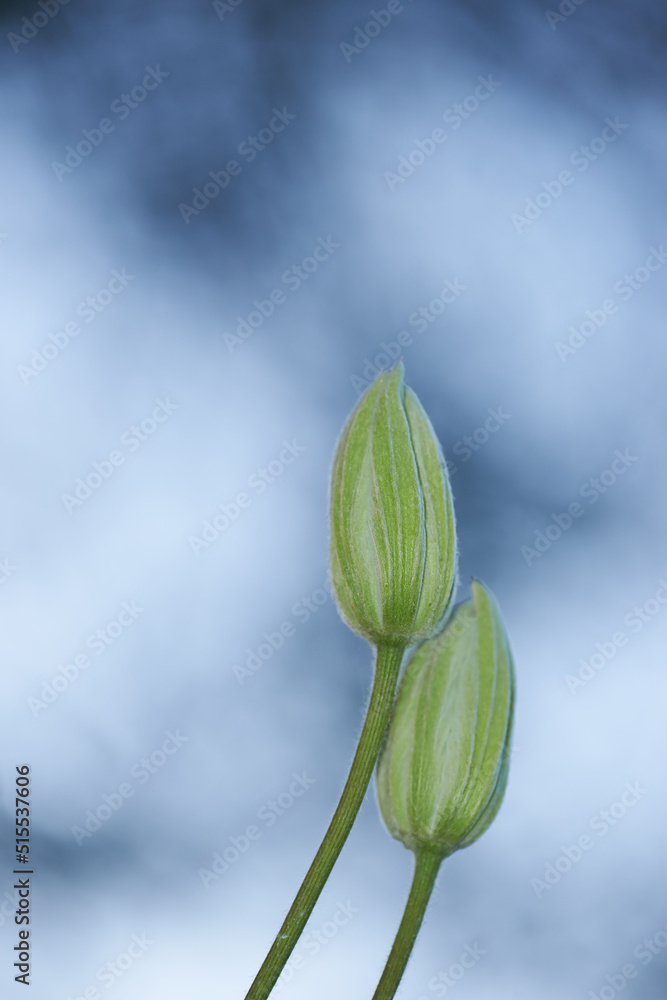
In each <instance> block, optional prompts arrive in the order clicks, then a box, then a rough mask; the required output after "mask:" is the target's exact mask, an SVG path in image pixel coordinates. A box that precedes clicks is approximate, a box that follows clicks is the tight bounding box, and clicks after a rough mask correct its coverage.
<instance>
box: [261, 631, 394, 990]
mask: <svg viewBox="0 0 667 1000" xmlns="http://www.w3.org/2000/svg"><path fill="white" fill-rule="evenodd" d="M404 651H405V649H404V647H403V646H393V645H380V646H378V649H377V655H376V661H375V679H374V681H373V689H372V691H371V697H370V702H369V705H368V712H367V713H366V721H365V722H364V727H363V729H362V731H361V736H360V737H359V743H358V745H357V750H356V753H355V755H354V760H353V761H352V766H351V768H350V773H349V775H348V779H347V781H346V783H345V788H344V789H343V793H342V795H341V798H340V802H339V803H338V807H337V809H336V812H335V813H334V815H333V819H332V820H331V823H330V824H329V829H328V830H327V832H326V834H325V836H324V840H323V841H322V843H321V845H320V848H319V850H318V852H317V854H316V855H315V859H314V861H313V863H312V864H311V866H310V868H309V869H308V873H307V874H306V877H305V878H304V880H303V883H302V885H301V888H300V889H299V891H298V893H297V894H296V898H295V900H294V902H293V903H292V906H291V908H290V911H289V913H288V914H287V916H286V917H285V920H284V922H283V925H282V927H281V928H280V931H279V932H278V936H277V937H276V939H275V941H274V942H273V944H272V945H271V948H270V949H269V953H268V955H267V956H266V958H265V959H264V962H263V964H262V967H261V969H260V970H259V972H258V973H257V975H256V977H255V979H254V981H253V983H252V986H251V987H250V989H249V990H248V993H247V994H246V998H245V1000H267V997H268V996H269V994H270V993H271V991H272V989H273V987H274V986H275V984H276V981H277V980H278V977H279V976H280V973H281V972H282V970H283V968H284V967H285V964H286V962H287V960H288V958H289V956H290V955H291V953H292V949H293V948H294V946H295V944H296V943H297V941H298V940H299V938H300V937H301V934H302V932H303V929H304V927H305V926H306V923H307V922H308V918H309V917H310V915H311V913H312V911H313V908H314V906H315V903H316V902H317V900H318V898H319V896H320V893H321V892H322V889H323V888H324V885H325V883H326V881H327V879H328V878H329V875H330V874H331V870H332V868H333V866H334V864H335V863H336V859H337V858H338V855H339V854H340V852H341V850H342V848H343V844H344V843H345V841H346V840H347V837H348V834H349V832H350V830H351V829H352V824H353V823H354V821H355V819H356V816H357V813H358V812H359V809H360V807H361V803H362V802H363V799H364V796H365V794H366V790H367V788H368V784H369V782H370V780H371V776H372V774H373V768H374V767H375V762H376V761H377V758H378V754H379V753H380V747H381V746H382V740H383V737H384V734H385V730H386V728H387V724H388V722H389V717H390V715H391V710H392V706H393V704H394V695H395V693H396V684H397V682H398V674H399V670H400V667H401V660H402V659H403V653H404Z"/></svg>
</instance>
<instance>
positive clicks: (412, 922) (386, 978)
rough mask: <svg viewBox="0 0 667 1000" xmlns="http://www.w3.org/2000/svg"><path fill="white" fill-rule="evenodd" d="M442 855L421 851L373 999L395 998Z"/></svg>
mask: <svg viewBox="0 0 667 1000" xmlns="http://www.w3.org/2000/svg"><path fill="white" fill-rule="evenodd" d="M441 863H442V858H441V857H440V856H439V855H437V854H432V853H431V852H430V851H418V852H417V854H416V856H415V873H414V876H413V879H412V886H411V887H410V895H409V896H408V901H407V903H406V904H405V910H404V912H403V918H402V920H401V923H400V926H399V928H398V933H397V934H396V938H395V940H394V944H393V946H392V949H391V951H390V953H389V958H388V959H387V964H386V965H385V967H384V972H383V973H382V976H381V977H380V982H379V983H378V985H377V989H376V990H375V993H374V994H373V1000H393V998H394V996H395V995H396V990H397V989H398V984H399V983H400V981H401V978H402V977H403V973H404V972H405V967H406V965H407V964H408V959H409V958H410V954H411V952H412V948H413V945H414V943H415V939H416V937H417V934H418V933H419V928H420V927H421V925H422V920H423V919H424V914H425V913H426V907H427V906H428V901H429V899H430V898H431V893H432V892H433V887H434V886H435V880H436V878H437V877H438V871H439V870H440V865H441Z"/></svg>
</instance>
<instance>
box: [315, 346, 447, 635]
mask: <svg viewBox="0 0 667 1000" xmlns="http://www.w3.org/2000/svg"><path fill="white" fill-rule="evenodd" d="M331 575H332V579H333V584H334V588H335V591H336V596H337V598H338V604H339V607H340V611H341V614H342V615H343V618H344V619H345V621H346V622H347V624H348V625H349V626H350V628H351V629H353V630H354V631H355V632H358V633H360V634H361V635H363V636H365V637H366V638H367V639H368V640H369V641H370V642H372V643H374V644H376V645H377V644H379V643H391V644H396V645H404V646H406V645H412V644H413V643H415V642H417V641H418V640H419V639H423V638H426V637H427V636H429V635H432V634H433V633H434V632H435V631H437V630H438V628H439V627H440V626H441V625H442V622H443V621H444V619H445V617H446V615H447V612H448V610H449V606H450V602H451V599H452V596H453V592H454V587H455V583H456V530H455V525H454V509H453V505H452V496H451V491H450V488H449V480H448V477H447V469H446V466H445V462H444V459H443V457H442V452H441V451H440V446H439V444H438V440H437V438H436V436H435V433H434V431H433V428H432V427H431V423H430V421H429V419H428V417H427V416H426V413H425V412H424V410H423V408H422V406H421V403H420V402H419V400H418V399H417V397H416V396H415V394H414V392H412V390H411V389H408V388H406V386H404V384H403V366H402V365H401V364H399V365H396V367H395V368H392V370H391V371H388V372H385V373H384V374H382V375H380V376H379V378H378V379H377V380H376V381H375V382H374V383H373V385H372V386H371V387H370V389H368V390H367V392H365V393H364V395H363V396H362V397H361V399H360V400H359V402H358V404H357V406H356V407H355V409H354V410H353V412H352V414H351V416H350V418H349V419H348V421H347V424H346V425H345V428H344V430H343V433H342V435H341V438H340V441H339V442H338V447H337V449H336V455H335V458H334V464H333V472H332V479H331Z"/></svg>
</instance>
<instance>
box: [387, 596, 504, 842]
mask: <svg viewBox="0 0 667 1000" xmlns="http://www.w3.org/2000/svg"><path fill="white" fill-rule="evenodd" d="M513 709H514V666H513V662H512V653H511V651H510V647H509V641H508V638H507V634H506V632H505V628H504V626H503V623H502V620H501V618H500V613H499V611H498V606H497V604H496V602H495V600H494V598H493V597H492V595H491V594H490V592H489V591H488V590H487V589H486V588H485V587H484V586H483V585H482V584H481V583H478V582H477V581H475V580H474V581H473V583H472V600H471V601H465V602H464V603H463V604H460V605H459V606H458V607H457V608H456V609H455V611H454V614H453V615H452V618H451V619H450V621H449V623H448V624H447V627H446V628H445V629H444V631H443V632H441V633H440V635H437V636H435V637H434V638H432V639H427V640H426V641H425V642H423V643H422V644H421V646H419V647H418V648H417V649H416V650H415V653H414V654H413V656H412V657H411V659H410V661H409V663H408V666H407V668H406V672H405V675H404V677H403V680H402V681H401V686H400V688H399V692H398V695H397V698H396V704H395V706H394V715H393V718H392V721H391V724H390V726H389V734H388V737H387V741H386V744H385V746H384V749H383V751H382V753H381V755H380V762H379V764H378V772H377V787H378V798H379V801H380V808H381V810H382V815H383V816H384V820H385V822H386V824H387V826H388V827H389V830H390V832H391V834H392V836H394V837H396V838H397V839H398V840H401V841H402V842H403V843H404V844H405V846H406V847H408V848H410V850H413V851H421V850H426V851H430V852H431V853H434V854H437V855H439V856H440V857H441V858H444V857H447V855H449V854H452V853H453V852H454V851H457V850H459V849H460V848H462V847H467V846H468V845H469V844H472V843H473V841H475V840H477V838H478V837H480V836H481V835H482V834H483V833H484V831H485V830H486V829H487V827H488V826H489V825H490V824H491V822H492V821H493V819H494V818H495V816H496V813H497V812H498V809H499V808H500V804H501V802H502V799H503V795H504V793H505V787H506V784H507V775H508V771H509V745H510V738H511V730H512V717H513Z"/></svg>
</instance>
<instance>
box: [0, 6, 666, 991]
mask: <svg viewBox="0 0 667 1000" xmlns="http://www.w3.org/2000/svg"><path fill="white" fill-rule="evenodd" d="M373 12H374V13H373ZM2 17H3V21H2V30H3V33H4V35H5V41H4V42H3V45H4V52H3V59H2V69H1V71H0V72H1V73H2V87H1V88H0V107H1V113H2V134H3V157H2V165H1V167H0V170H1V171H2V191H3V198H2V209H1V212H0V264H1V279H0V280H1V281H2V309H3V313H4V322H3V328H4V330H5V334H4V337H3V342H2V370H1V375H0V377H1V379H2V385H1V391H0V406H1V407H2V415H3V419H2V445H3V448H2V451H3V459H2V470H3V475H2V481H3V489H2V509H1V524H2V530H1V532H0V561H2V560H4V562H2V565H1V571H0V607H1V609H2V635H3V642H2V649H3V652H2V662H3V668H2V676H3V697H2V702H1V707H0V712H1V721H0V733H1V734H2V755H1V758H2V777H3V804H4V805H3V809H4V812H3V819H2V824H3V830H4V836H3V841H4V843H5V850H4V851H3V857H4V866H3V871H2V875H1V877H2V880H3V882H4V885H0V896H1V897H2V904H0V917H1V924H0V966H1V968H0V977H1V979H2V982H3V984H4V985H3V987H2V993H3V996H8V997H9V996H11V997H13V996H15V995H16V996H19V995H22V993H21V991H22V989H23V987H22V986H21V985H20V984H15V983H14V981H13V976H14V970H13V969H12V961H13V951H12V948H13V946H14V944H15V943H16V928H15V926H14V924H13V909H14V907H15V893H14V890H13V889H12V884H13V876H12V874H11V869H12V865H13V864H14V862H13V853H12V843H13V783H14V776H15V771H14V768H15V766H16V765H19V764H22V763H24V762H28V763H29V764H30V765H31V767H32V769H33V777H32V783H33V793H32V797H33V829H34V843H33V855H32V858H33V861H34V865H35V873H36V874H35V876H34V880H33V881H34V888H33V918H34V922H33V939H32V940H33V950H34V955H33V960H34V965H33V981H34V985H33V986H32V992H31V996H32V997H33V998H34V1000H68V998H71V1000H76V998H81V997H86V998H87V1000H89V998H96V997H97V996H103V997H106V996H107V995H110V996H113V998H114V1000H135V998H139V997H141V998H144V997H146V996H151V997H152V996H156V997H160V998H161V1000H176V998H180V997H184V996H187V997H191V996H195V995H196V996H198V997H201V998H202V1000H208V998H220V997H224V998H230V1000H236V998H239V1000H240V998H242V997H243V996H244V994H245V990H246V989H247V987H248V985H249V984H250V982H251V980H252V978H253V976H254V974H255V972H256V970H257V968H258V966H259V964H260V962H261V959H262V958H263V956H264V954H265V951H266V949H267V948H268V946H269V944H270V942H271V940H272V939H273V936H274V934H275V933H276V931H277V929H278V927H279V925H280V922H281V920H282V918H283V916H284V913H285V912H286V910H287V907H288V905H289V903H290V902H291V899H292V897H293V894H294V892H295V891H296V888H297V886H298V884H299V882H300V880H301V877H302V875H303V873H304V872H305V870H306V867H307V865H308V864H309V862H310V859H311V856H312V854H313V852H314V850H315V848H316V846H317V844H318V843H319V840H320V838H321V835H322V834H323V832H324V830H325V828H326V825H327V822H328V820H329V817H330V814H331V812H332V810H333V808H334V805H335V803H336V801H337V797H338V794H339V791H340V788H341V787H342V784H343V781H344V778H345V775H346V771H347V768H348V765H349V762H350V760H351V756H352V752H353V748H354V744H355V740H356V737H357V735H358V731H359V728H360V724H361V719H362V715H363V711H364V707H365V701H366V698H367V695H368V691H369V685H370V679H371V673H372V663H371V654H370V651H369V648H368V647H367V645H366V644H365V643H364V642H363V641H361V640H359V639H357V638H356V637H355V636H353V635H352V633H351V632H350V631H349V630H348V629H347V628H346V627H345V625H344V624H343V623H342V621H341V620H340V619H339V617H338V615H337V613H336V610H335V607H334V605H333V601H332V600H331V598H330V596H329V595H328V594H327V592H326V580H327V573H328V555H327V547H328V539H327V519H326V511H327V503H328V476H329V469H330V461H331V456H332V452H333V449H334V446H335V442H336V439H337V436H338V433H339V431H340V429H341V427H342V425H343V422H344V420H345V419H346V416H347V414H348V412H349V411H350V409H351V408H352V406H353V405H354V403H355V400H356V399H357V397H358V394H359V392H360V391H361V389H362V388H363V385H364V384H366V383H365V381H364V380H368V379H369V378H372V377H374V374H375V372H376V371H377V370H379V368H381V367H383V366H386V365H388V364H391V363H393V362H394V360H395V358H396V357H397V356H398V355H399V354H400V355H402V357H403V360H404V363H405V369H406V380H407V382H408V384H409V385H411V386H412V387H413V388H414V390H415V391H416V392H417V394H418V395H419V397H420V399H421V401H422V403H423V404H424V406H425V408H426V410H427V412H428V413H429V415H430V417H431V419H432V421H433V424H434V426H435V428H436V431H437V433H438V435H439V437H440V440H441V442H442V445H443V448H444V449H445V453H446V456H447V459H448V461H449V463H450V468H451V473H452V486H453V490H454V495H455V503H456V513H457V519H458V528H459V538H460V551H461V566H460V569H461V584H460V587H459V592H458V596H459V599H463V598H465V597H466V596H467V595H468V581H469V578H470V575H471V574H474V575H475V576H477V577H479V578H480V579H482V580H483V581H484V582H485V583H487V584H488V585H489V586H490V587H491V588H492V590H493V591H494V593H495V594H496V596H497V598H498V600H499V602H500V604H501V607H502V609H503V612H504V615H505V619H506V622H507V625H508V628H509V631H510V634H511V637H512V641H513V645H514V650H515V655H516V661H517V671H518V703H517V717H516V736H515V753H514V756H513V762H512V771H511V776H510V784H509V789H508V792H507V796H506V800H505V803H504V805H503V808H502V810H501V812H500V815H499V817H498V819H497V821H496V822H495V823H494V825H493V826H492V828H491V829H490V830H489V832H488V833H487V834H486V835H485V836H484V837H483V838H482V839H481V840H480V841H479V843H477V844H475V845H474V846H473V847H472V848H470V849H468V850H466V851H464V852H461V853H460V854H458V855H456V856H454V857H453V858H452V859H451V860H449V861H448V862H447V863H446V864H445V866H444V867H443V870H442V874H441V877H440V881H439V883H438V889H437V892H436V896H435V898H434V901H433V904H432V906H431V908H430V909H429V912H428V916H427V919H426V922H425V925H424V929H423V932H422V935H421V936H420V939H419V942H418V944H417V947H416V949H415V952H414V956H413V959H412V961H411V964H410V966H409V968H408V971H407V973H406V976H405V979H404V982H403V984H402V986H401V989H400V992H399V996H400V997H401V998H405V1000H424V998H426V1000H431V998H434V997H439V996H445V995H450V994H452V993H454V995H455V996H456V997H457V998H460V1000H465V998H466V997H467V998H470V1000H490V998H493V1000H534V998H536V997H540V998H545V1000H551V998H559V1000H560V998H562V997H568V998H574V997H581V998H588V997H591V996H593V997H601V1000H610V998H611V997H613V996H615V995H616V993H619V992H623V994H624V996H625V997H628V998H632V997H637V998H639V997H641V998H643V1000H657V998H659V997H664V995H665V984H666V982H667V948H666V947H665V946H666V945H667V933H665V929H666V927H667V906H666V905H665V899H664V891H663V887H664V884H665V877H666V876H667V860H666V859H665V852H664V826H665V818H666V810H665V791H666V787H665V785H666V782H665V776H664V760H665V752H666V750H667V736H666V730H665V725H664V718H665V711H666V709H667V685H666V683H665V654H664V650H665V638H666V623H667V610H666V609H667V605H666V604H665V603H664V601H665V600H667V589H663V583H662V582H661V581H664V580H665V578H666V577H667V556H666V550H665V541H666V537H665V536H666V531H665V526H664V524H665V518H664V510H665V452H664V444H663V441H664V428H665V417H666V409H667V407H666V402H665V400H666V396H665V391H664V385H665V344H664V315H665V287H666V279H667V266H665V264H667V254H666V252H665V251H666V248H667V218H666V208H667V200H666V198H665V190H664V176H665V149H666V136H667V131H666V128H665V126H666V124H667V113H666V110H665V103H664V92H665V79H666V76H667V70H666V69H665V41H666V37H667V14H666V13H665V10H664V7H663V6H662V5H660V4H658V3H657V2H655V0H643V2H641V0H640V2H636V3H634V4H633V5H632V6H630V5H629V4H623V3H618V2H611V0H607V2H604V3H603V2H599V0H585V2H581V0H579V3H574V2H572V3H569V2H568V0H564V2H562V3H561V4H560V7H559V6H558V5H556V4H554V6H553V7H551V8H549V7H548V6H546V5H543V4H542V3H537V2H519V0H515V2H508V3H505V4H502V5H498V4H492V3H490V2H484V0H476V2H466V3H459V2H455V0H444V2H436V0H415V2H414V3H412V2H407V0H404V2H403V3H399V2H397V0H392V3H391V4H389V5H387V4H386V3H385V2H384V0H379V2H378V4H377V5H375V6H374V7H373V6H372V5H370V4H364V3H360V2H358V0H354V2H342V3H338V4H335V5H334V4H329V5H326V4H325V5H311V4H306V3H305V2H303V0H301V2H288V3H282V4H272V3H268V2H262V0H240V2H239V0H236V2H233V0H230V2H229V3H224V2H219V0H218V2H217V3H215V4H211V3H202V4H186V3H184V2H182V0H181V2H175V0H163V2H161V3H159V4H158V3H157V2H147V0H144V2H141V3H129V2H128V0H119V2H117V3H114V4H113V5H111V4H102V3H99V2H90V3H88V4H86V5H83V4H81V3H78V2H77V0H74V2H72V3H71V4H70V3H67V4H66V5H62V9H61V4H59V2H58V0H45V3H44V4H42V5H41V6H40V5H38V4H37V2H36V0H35V2H34V3H27V2H24V3H14V4H11V3H7V4H3V5H2ZM216 177H217V180H216V179H215V178H216ZM447 283H449V284H447ZM420 310H421V312H420ZM490 411H493V413H491V412H490ZM494 414H495V416H494ZM618 453H620V456H623V457H619V454H618ZM239 494H242V495H243V497H244V498H245V499H244V498H243V497H241V498H239ZM573 504H578V505H579V506H578V507H575V508H572V506H571V505H573ZM568 511H569V513H568ZM281 630H282V631H281ZM295 775H297V776H298V778H299V779H300V781H297V780H296V779H295V777H294V776H295ZM628 785H630V786H631V787H633V788H634V792H632V793H631V792H630V791H629V790H628V787H627V786H628ZM290 788H291V789H292V790H291V791H290ZM119 789H121V791H119ZM605 815H606V818H605ZM249 826H254V827H255V831H256V836H255V839H254V840H249V839H248V838H247V837H246V831H247V828H248V827H249ZM584 836H587V837H588V838H589V839H590V843H591V844H592V847H588V849H586V850H581V849H579V856H578V855H577V847H576V845H577V843H578V842H579V840H580V838H582V837H584ZM588 842H589V841H586V843H588ZM568 855H569V857H568ZM573 859H574V860H573ZM216 865H217V871H216V870H215V866H216ZM225 866H226V867H225ZM411 867H412V863H411V857H410V856H409V854H408V853H407V852H406V851H405V850H404V849H403V847H402V846H401V845H400V844H398V843H397V842H395V841H393V840H392V839H391V838H390V837H389V835H388V834H387V833H386V832H385V830H384V828H383V827H382V824H381V822H380V818H379V814H378V810H377V806H376V803H375V795H374V792H371V793H369V797H368V800H367V802H366V804H365V806H364V809H363V811H362V814H361V816H360V818H359V821H358V823H357V825H356V827H355V829H354V831H353V834H352V836H351V838H350V840H349V842H348V844H347V846H346V848H345V851H344V853H343V855H342V856H341V858H340V861H339V863H338V865H337V866H336V869H335V872H334V875H333V877H332V879H331V882H330V883H329V887H328V888H327V890H326V892H325V894H324V895H323V897H322V898H321V900H320V903H319V905H318V907H317V909H316V911H315V913H314V915H313V918H312V920H311V923H310V925H309V930H308V932H307V934H308V936H307V937H306V938H304V939H303V941H302V942H301V944H300V945H299V946H298V948H297V952H296V955H297V956H298V959H297V961H295V962H293V963H292V964H291V965H290V966H289V967H288V971H287V973H286V975H285V976H284V978H283V980H282V981H281V990H280V993H279V994H278V993H277V994H276V995H280V996H281V997H284V998H285V1000H288V998H289V1000H312V998H314V997H317V998H320V1000H329V998H331V1000H333V998H338V997H340V996H349V997H359V998H363V997H369V996H370V995H371V994H372V991H373V989H374V986H375V983H376V981H377V978H378V976H379V973H380V971H381V968H382V965H383V963H384V959H385V956H386V953H387V950H388V948H389V946H390V943H391V940H392V938H393V934H394V931H395V928H396V926H397V923H398V920H399V918H400V914H401V911H402V907H403V901H404V898H405V894H406V892H407V888H408V885H409V881H410V877H411ZM642 942H649V943H648V944H642ZM466 947H468V948H469V949H471V950H472V951H475V954H476V955H477V956H478V958H477V959H476V960H475V962H474V964H473V966H472V967H471V968H469V969H467V970H466V971H465V974H464V975H463V976H462V977H460V976H459V970H460V969H461V968H462V966H461V965H460V964H459V958H460V956H461V955H462V954H463V953H464V951H465V949H466ZM128 948H130V951H128ZM468 954H470V951H469V952H468ZM128 956H129V957H128ZM624 966H625V971H624V972H623V971H622V969H623V967H624ZM630 967H631V969H632V971H630Z"/></svg>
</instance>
